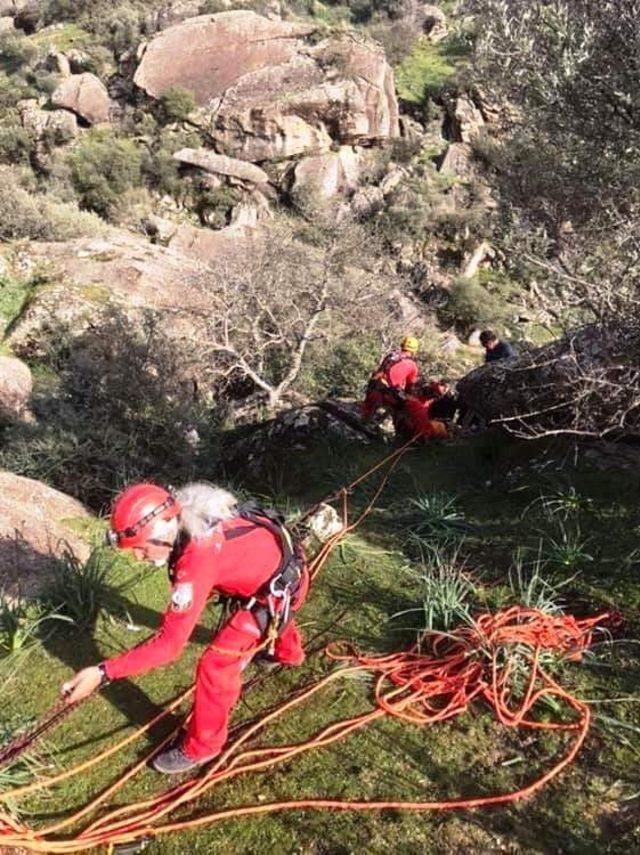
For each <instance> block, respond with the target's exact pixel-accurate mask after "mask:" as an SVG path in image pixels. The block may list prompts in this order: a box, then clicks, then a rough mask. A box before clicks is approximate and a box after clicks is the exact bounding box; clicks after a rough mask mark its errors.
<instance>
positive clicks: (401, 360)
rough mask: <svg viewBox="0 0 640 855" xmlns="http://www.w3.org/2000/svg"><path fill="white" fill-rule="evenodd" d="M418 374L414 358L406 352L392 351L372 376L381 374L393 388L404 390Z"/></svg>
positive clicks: (413, 381)
mask: <svg viewBox="0 0 640 855" xmlns="http://www.w3.org/2000/svg"><path fill="white" fill-rule="evenodd" d="M394 360H395V361H394ZM387 366H389V367H387ZM419 374H420V372H419V369H418V364H417V363H416V361H415V359H413V358H412V357H411V356H408V355H407V354H406V353H400V352H399V351H392V352H391V353H389V354H387V356H385V358H384V359H383V360H382V362H381V363H380V366H379V368H378V369H377V370H376V372H375V374H374V377H375V376H376V375H378V376H381V375H382V376H383V377H384V379H385V380H386V382H387V383H388V384H389V386H391V387H392V388H393V389H402V390H404V389H407V388H408V387H410V386H411V385H412V384H413V383H415V382H416V380H417V379H418V376H419Z"/></svg>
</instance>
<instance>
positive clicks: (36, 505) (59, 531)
mask: <svg viewBox="0 0 640 855" xmlns="http://www.w3.org/2000/svg"><path fill="white" fill-rule="evenodd" d="M88 518H89V513H88V511H87V510H86V509H85V508H84V507H83V505H81V504H80V502H78V501H76V500H75V499H72V498H71V497H70V496H66V495H65V494H64V493H60V492H58V490H54V489H52V488H51V487H47V486H46V485H45V484H42V483H40V482H39V481H34V480H32V479H31V478H22V477H21V476H20V475H14V474H13V473H11V472H0V551H1V553H2V555H1V557H0V588H1V589H2V590H3V592H4V593H6V594H9V595H10V596H14V597H15V596H18V595H19V596H27V597H29V596H34V595H36V594H38V593H40V592H41V591H43V589H44V588H46V586H47V584H48V582H49V581H50V579H51V574H52V570H53V569H54V567H55V558H56V557H60V556H61V555H62V554H63V552H64V551H65V550H71V551H73V552H74V554H75V555H77V556H78V557H79V558H81V559H86V558H87V556H88V554H89V550H90V547H89V545H88V544H87V543H86V541H85V540H84V539H83V538H82V536H81V535H80V534H79V533H78V530H77V529H78V526H77V525H76V526H74V523H77V522H80V523H82V521H84V520H86V519H88Z"/></svg>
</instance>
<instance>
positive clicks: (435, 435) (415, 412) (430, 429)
mask: <svg viewBox="0 0 640 855" xmlns="http://www.w3.org/2000/svg"><path fill="white" fill-rule="evenodd" d="M449 396H450V388H449V384H448V383H447V382H446V381H444V380H440V381H436V382H433V383H429V384H428V385H427V386H426V387H425V388H424V389H423V390H418V389H416V390H415V394H412V395H407V396H406V398H405V400H404V401H403V402H402V406H401V407H399V408H398V409H397V410H396V411H395V412H394V414H393V416H394V417H393V425H394V428H395V431H396V434H397V435H398V436H399V437H400V438H401V439H407V440H409V439H411V438H412V437H415V436H416V435H419V436H421V437H422V438H423V439H425V440H427V439H448V438H449V436H450V434H449V430H448V428H447V425H446V424H445V422H444V421H442V419H441V418H437V417H436V416H435V415H434V410H435V411H437V406H438V403H441V402H443V401H445V400H446V399H447V398H448V397H449Z"/></svg>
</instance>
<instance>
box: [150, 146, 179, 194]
mask: <svg viewBox="0 0 640 855" xmlns="http://www.w3.org/2000/svg"><path fill="white" fill-rule="evenodd" d="M142 171H143V175H144V180H145V183H146V184H147V185H148V186H149V187H150V188H151V189H152V190H157V191H158V192H159V193H163V194H164V193H166V194H168V195H169V196H177V195H179V193H180V188H181V185H182V180H181V178H180V170H179V167H178V162H177V161H176V160H174V159H173V154H172V152H170V151H168V150H167V149H166V148H160V149H158V150H157V151H155V152H152V153H149V154H148V155H146V157H145V158H144V161H143V165H142Z"/></svg>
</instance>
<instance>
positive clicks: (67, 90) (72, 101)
mask: <svg viewBox="0 0 640 855" xmlns="http://www.w3.org/2000/svg"><path fill="white" fill-rule="evenodd" d="M51 103H52V104H53V105H54V107H64V108H65V109H66V110H71V111H72V112H73V113H76V114H77V115H78V116H80V118H82V119H84V120H85V122H88V123H89V124H90V125H96V124H99V123H101V122H108V121H109V114H110V111H111V99H110V98H109V93H108V92H107V88H106V86H105V85H104V83H102V81H101V80H99V79H98V78H97V77H96V76H95V74H90V73H89V72H86V73H85V74H72V75H71V76H70V77H67V78H66V79H65V80H63V82H62V83H61V84H60V86H58V88H57V89H56V90H55V91H54V93H53V94H52V96H51Z"/></svg>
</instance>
